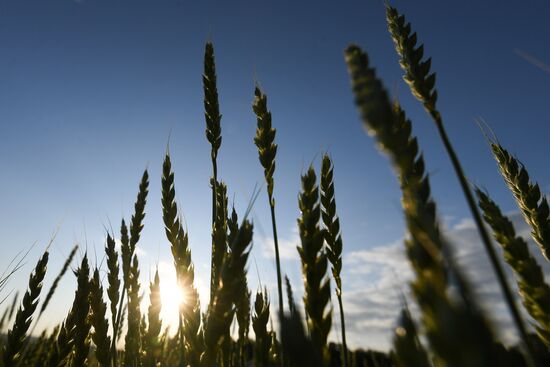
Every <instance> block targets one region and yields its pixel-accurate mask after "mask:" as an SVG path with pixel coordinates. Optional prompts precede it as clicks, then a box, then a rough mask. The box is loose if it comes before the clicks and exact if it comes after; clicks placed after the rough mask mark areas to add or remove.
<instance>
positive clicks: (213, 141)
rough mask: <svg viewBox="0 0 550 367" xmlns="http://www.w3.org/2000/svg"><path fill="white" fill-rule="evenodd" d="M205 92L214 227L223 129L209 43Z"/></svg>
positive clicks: (206, 58) (209, 44) (205, 67)
mask: <svg viewBox="0 0 550 367" xmlns="http://www.w3.org/2000/svg"><path fill="white" fill-rule="evenodd" d="M202 85H203V90H204V119H205V120H206V139H207V140H208V142H209V143H210V145H211V150H210V158H211V159H212V180H211V183H212V225H214V221H215V220H216V191H217V187H216V184H217V183H218V165H217V162H216V160H217V157H218V150H219V149H220V146H221V145H222V128H221V119H222V115H221V114H220V105H219V102H218V86H217V77H216V62H215V59H214V45H213V44H212V42H207V43H206V45H205V47H204V74H203V75H202Z"/></svg>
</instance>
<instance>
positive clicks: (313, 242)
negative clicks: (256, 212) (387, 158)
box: [298, 167, 332, 360]
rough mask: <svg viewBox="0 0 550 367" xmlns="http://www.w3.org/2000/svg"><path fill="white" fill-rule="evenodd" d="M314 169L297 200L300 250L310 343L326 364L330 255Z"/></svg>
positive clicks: (329, 321) (305, 176)
mask: <svg viewBox="0 0 550 367" xmlns="http://www.w3.org/2000/svg"><path fill="white" fill-rule="evenodd" d="M316 181H317V176H316V175H315V171H314V169H313V167H309V169H308V171H307V172H306V173H305V174H304V175H303V176H302V190H301V192H300V195H299V197H298V206H299V208H300V211H301V213H302V214H301V217H300V218H299V219H298V229H299V232H300V240H301V245H300V246H299V247H298V252H299V254H300V259H301V262H302V274H303V278H304V288H305V294H304V304H305V309H306V314H307V318H308V328H309V332H310V334H311V340H312V342H313V345H314V346H315V350H314V352H315V354H316V356H315V359H319V360H324V359H325V355H326V353H327V352H328V350H327V337H328V333H329V331H330V327H331V324H332V309H331V308H329V309H328V311H326V309H327V307H328V306H329V301H330V279H329V278H328V277H327V276H326V273H327V270H328V269H327V268H328V266H327V265H328V259H327V254H326V252H325V250H324V248H323V231H322V230H321V229H320V228H319V222H320V220H321V208H320V205H319V188H318V186H317V183H316Z"/></svg>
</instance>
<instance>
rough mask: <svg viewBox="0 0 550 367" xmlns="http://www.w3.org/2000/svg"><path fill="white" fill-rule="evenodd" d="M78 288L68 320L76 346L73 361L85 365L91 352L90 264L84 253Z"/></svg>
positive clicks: (78, 270) (78, 277)
mask: <svg viewBox="0 0 550 367" xmlns="http://www.w3.org/2000/svg"><path fill="white" fill-rule="evenodd" d="M75 275H76V281H77V288H76V292H75V297H74V301H73V307H72V310H71V314H72V317H71V318H70V319H68V320H67V325H68V326H69V331H70V332H69V336H70V338H71V340H72V344H73V346H74V354H73V357H72V363H73V365H75V366H85V365H86V363H87V360H88V354H89V352H90V338H89V335H90V328H91V324H90V319H89V315H90V301H89V297H90V266H89V265H88V256H87V255H86V254H84V257H83V258H82V262H81V263H80V267H79V268H78V269H77V270H76V272H75Z"/></svg>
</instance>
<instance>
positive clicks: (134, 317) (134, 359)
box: [124, 255, 141, 366]
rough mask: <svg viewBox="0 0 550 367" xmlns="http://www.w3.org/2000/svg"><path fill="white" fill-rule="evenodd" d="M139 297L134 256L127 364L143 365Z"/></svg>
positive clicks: (135, 258)
mask: <svg viewBox="0 0 550 367" xmlns="http://www.w3.org/2000/svg"><path fill="white" fill-rule="evenodd" d="M139 304H140V299H139V262H138V258H137V256H136V255H134V256H133V260H132V265H131V267H130V279H129V284H128V331H127V332H126V337H125V348H124V364H125V366H140V365H141V352H140V351H141V329H140V327H141V310H140V305H139Z"/></svg>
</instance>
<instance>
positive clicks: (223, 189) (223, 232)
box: [210, 182, 228, 303]
mask: <svg viewBox="0 0 550 367" xmlns="http://www.w3.org/2000/svg"><path fill="white" fill-rule="evenodd" d="M216 187H217V191H216V218H215V220H214V226H213V227H212V269H211V275H212V277H211V279H210V302H211V303H212V302H213V300H214V297H215V296H216V291H217V285H218V283H219V282H220V272H221V267H222V263H223V259H224V257H225V254H226V253H227V230H228V227H227V186H226V185H225V184H224V183H223V182H218V183H216Z"/></svg>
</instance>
